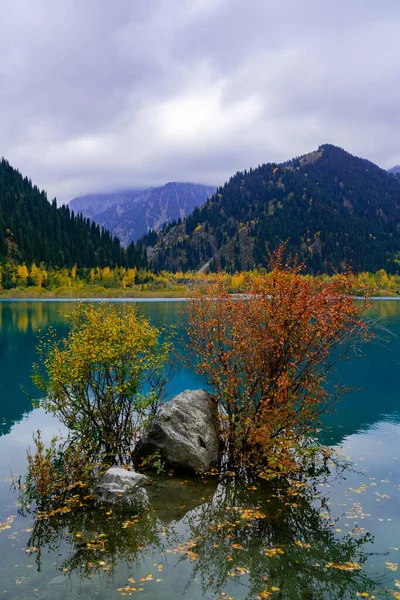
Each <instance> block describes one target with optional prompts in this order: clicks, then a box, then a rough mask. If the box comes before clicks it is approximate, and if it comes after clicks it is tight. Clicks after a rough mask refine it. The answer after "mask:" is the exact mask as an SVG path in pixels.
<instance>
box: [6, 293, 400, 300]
mask: <svg viewBox="0 0 400 600" xmlns="http://www.w3.org/2000/svg"><path fill="white" fill-rule="evenodd" d="M232 296H239V297H240V296H241V294H232ZM189 299H190V295H187V296H182V295H173V294H169V295H162V294H159V293H155V294H150V295H145V294H143V295H140V296H139V295H138V296H135V295H131V296H128V295H124V296H118V295H117V294H115V295H110V296H78V295H72V294H71V295H70V296H56V295H52V294H50V293H49V294H46V295H45V296H40V295H37V296H36V295H35V296H34V295H32V296H29V295H28V296H19V295H16V296H13V295H11V294H10V295H4V296H0V302H186V301H187V300H189ZM365 299H366V297H365V296H354V300H365ZM369 300H372V301H373V302H378V301H380V300H384V301H388V300H390V301H392V300H393V301H397V302H398V301H400V296H371V297H370V298H369Z"/></svg>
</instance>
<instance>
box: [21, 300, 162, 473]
mask: <svg viewBox="0 0 400 600" xmlns="http://www.w3.org/2000/svg"><path fill="white" fill-rule="evenodd" d="M69 321H70V330H69V333H68V335H67V337H66V338H65V339H63V340H61V341H58V340H57V339H56V334H55V331H54V330H52V329H50V330H49V331H48V333H47V334H46V336H45V337H44V338H42V340H41V342H40V344H39V346H38V355H39V361H38V363H37V364H35V365H34V369H33V381H34V383H35V384H36V386H37V387H38V388H39V389H40V390H41V391H42V392H43V393H44V397H43V398H42V399H41V400H40V402H39V403H40V405H41V406H42V407H43V408H44V409H45V410H46V411H48V412H51V413H53V414H54V415H56V416H57V417H58V419H59V420H60V421H61V422H62V423H63V424H64V425H66V426H67V427H68V429H69V430H70V432H71V434H72V436H73V437H75V438H76V439H77V440H79V442H80V443H81V445H82V447H84V448H85V449H86V452H87V455H88V457H90V458H94V457H98V456H105V457H108V460H109V462H115V461H119V462H121V463H122V462H124V461H125V459H126V456H127V455H129V454H130V451H131V449H132V447H133V445H134V443H135V441H136V439H137V437H138V436H139V435H140V434H141V433H142V431H143V429H144V428H145V427H146V425H147V424H148V421H149V419H150V418H151V417H152V416H154V415H155V414H156V412H157V411H158V408H159V406H160V403H161V401H162V396H163V392H164V390H165V386H166V383H167V381H168V375H169V373H170V371H171V363H170V358H169V357H170V349H171V340H170V339H166V340H165V341H164V342H161V341H160V335H161V331H160V329H158V328H156V327H153V326H151V325H150V323H149V321H148V320H147V319H146V318H145V317H143V316H140V315H139V314H138V313H137V310H136V309H135V308H133V307H128V308H127V310H126V314H122V313H121V312H120V310H119V309H117V308H115V307H114V306H112V305H106V304H100V305H97V306H94V305H91V304H82V303H81V304H78V305H77V307H76V309H75V310H74V311H73V312H72V313H71V315H70V317H69Z"/></svg>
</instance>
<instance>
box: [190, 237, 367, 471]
mask: <svg viewBox="0 0 400 600" xmlns="http://www.w3.org/2000/svg"><path fill="white" fill-rule="evenodd" d="M282 255H283V248H281V249H280V250H279V251H278V252H277V254H276V255H275V256H274V258H273V260H272V264H271V271H270V272H269V273H260V274H258V275H257V274H248V275H247V277H246V278H245V281H244V282H243V288H244V292H245V296H241V297H232V296H231V295H230V294H229V292H228V288H227V285H226V280H225V278H224V276H223V275H219V276H218V277H217V280H216V283H215V284H212V285H209V286H206V287H203V288H199V289H197V291H196V292H195V294H194V297H193V298H192V300H191V301H189V305H188V306H189V324H188V328H187V334H188V336H189V340H190V346H191V350H192V357H193V358H194V359H195V361H196V370H197V372H199V373H201V374H203V375H204V376H205V377H206V378H207V381H208V383H209V384H210V385H211V386H212V387H213V388H214V391H215V394H216V397H217V399H218V402H219V406H220V409H221V415H222V420H223V423H222V425H223V431H224V438H225V441H226V442H227V445H228V449H229V456H230V458H232V459H234V460H235V461H236V462H238V463H242V464H243V463H251V464H254V463H262V464H266V463H268V464H269V465H270V466H271V465H272V466H274V465H275V466H276V468H277V469H278V470H279V469H284V468H285V465H286V466H289V465H291V466H293V465H294V462H295V460H296V459H295V453H294V452H293V449H294V448H296V447H297V448H298V449H301V448H304V441H305V440H306V439H311V436H312V434H313V433H314V432H315V429H316V427H317V425H318V421H319V418H320V416H321V414H323V413H325V412H326V411H328V410H329V409H330V408H331V407H332V404H333V401H334V400H335V399H337V397H338V395H340V393H341V392H343V391H345V388H344V387H342V388H340V389H339V388H338V387H336V388H335V390H334V391H333V392H332V393H329V392H328V391H327V388H326V386H325V385H324V384H325V383H326V380H327V376H328V373H329V371H330V370H331V369H332V367H333V366H334V365H335V363H336V362H337V360H338V359H339V358H341V357H343V356H344V355H346V354H347V355H348V353H349V351H350V350H351V349H353V348H354V347H355V345H357V344H359V343H360V342H362V341H365V340H367V339H368V337H369V327H368V324H367V322H366V321H364V320H362V319H361V316H362V314H363V312H364V310H365V308H366V306H367V304H368V303H367V302H364V303H359V304H357V303H355V302H354V301H353V299H352V297H351V296H350V295H349V289H350V286H351V283H352V282H351V277H350V276H349V275H347V274H344V275H337V276H335V277H333V278H331V279H330V280H328V281H326V282H322V281H318V280H317V279H313V278H311V277H303V276H302V275H301V270H302V267H301V265H299V264H297V263H295V264H293V265H290V264H284V262H283V258H282ZM297 456H298V454H297Z"/></svg>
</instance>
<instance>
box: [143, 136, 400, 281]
mask: <svg viewBox="0 0 400 600" xmlns="http://www.w3.org/2000/svg"><path fill="white" fill-rule="evenodd" d="M282 241H286V242H287V249H288V251H290V252H293V253H296V254H297V255H298V256H299V257H300V259H301V260H303V261H304V262H305V263H306V266H307V269H308V272H311V273H314V274H317V273H322V272H332V270H337V269H341V268H342V267H343V265H344V264H345V263H346V264H351V266H352V268H353V270H354V271H357V272H359V271H376V270H378V269H381V268H384V269H386V270H387V271H388V272H398V271H399V270H400V269H399V260H398V259H399V258H400V178H398V177H394V176H393V175H391V174H389V173H387V171H384V170H383V169H380V168H379V167H378V166H376V165H374V164H373V163H371V162H369V161H368V160H364V159H361V158H357V157H354V156H352V155H351V154H349V153H347V152H345V151H344V150H342V149H341V148H337V147H335V146H332V145H329V144H325V145H322V146H320V147H319V148H318V150H316V151H314V152H311V153H310V154H306V155H304V156H301V157H297V158H294V159H292V160H289V161H287V162H285V163H282V164H275V163H268V164H264V165H261V166H259V167H258V168H255V169H250V170H249V171H244V172H238V173H236V175H234V176H233V177H232V178H231V179H230V180H229V181H228V182H227V183H226V184H225V185H224V186H223V187H220V188H219V189H218V190H217V193H216V194H215V195H214V196H213V197H212V198H210V199H209V200H208V201H207V202H206V204H204V205H203V206H202V207H201V208H200V209H195V210H194V212H193V213H192V214H191V215H190V216H189V217H187V218H186V219H185V220H184V221H183V222H182V223H178V224H175V226H164V228H163V230H162V231H161V232H160V233H159V234H158V236H157V239H154V238H153V239H152V240H151V241H150V242H149V240H148V239H147V238H143V240H140V241H139V242H138V243H139V245H142V246H146V245H147V246H149V245H150V244H151V245H152V246H154V247H148V255H149V257H150V259H151V261H152V263H153V264H154V265H155V266H156V267H158V268H166V269H170V270H188V269H205V268H209V269H211V270H214V269H216V268H218V266H220V267H222V268H227V269H229V270H231V271H232V270H238V269H248V268H251V267H262V266H265V265H266V258H265V257H266V254H267V249H268V250H269V251H273V250H274V249H275V248H277V246H278V245H279V243H280V242H282Z"/></svg>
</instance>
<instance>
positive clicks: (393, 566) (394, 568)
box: [385, 562, 398, 571]
mask: <svg viewBox="0 0 400 600" xmlns="http://www.w3.org/2000/svg"><path fill="white" fill-rule="evenodd" d="M385 565H386V568H387V569H389V571H397V567H398V565H397V563H394V562H385Z"/></svg>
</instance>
